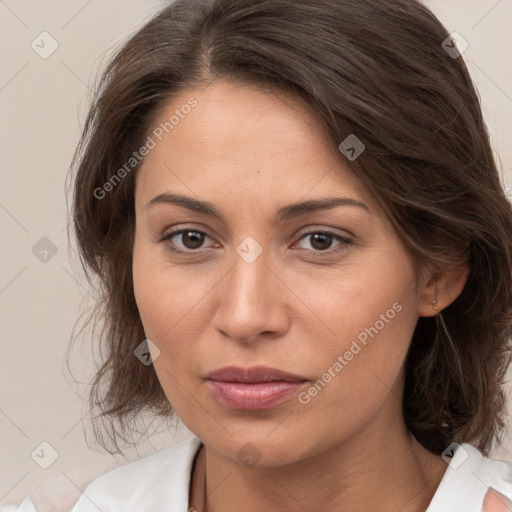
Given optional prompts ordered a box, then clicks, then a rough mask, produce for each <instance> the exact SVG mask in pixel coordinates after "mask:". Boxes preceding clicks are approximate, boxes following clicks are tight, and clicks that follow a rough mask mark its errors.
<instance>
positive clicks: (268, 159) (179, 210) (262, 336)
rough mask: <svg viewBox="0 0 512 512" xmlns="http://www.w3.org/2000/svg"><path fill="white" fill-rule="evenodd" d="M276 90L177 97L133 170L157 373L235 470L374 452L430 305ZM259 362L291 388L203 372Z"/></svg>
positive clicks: (315, 123)
mask: <svg viewBox="0 0 512 512" xmlns="http://www.w3.org/2000/svg"><path fill="white" fill-rule="evenodd" d="M191 98H193V99H191ZM285 98H286V104H285V103H283V102H282V101H281V100H280V99H278V98H277V97H276V96H275V95H272V94H269V93H265V92H262V91H259V90H257V89H256V88H252V87H247V86H241V85H239V84H235V83H228V82H225V81H222V80H219V81H216V82H214V83H213V84H211V85H210V86H208V87H206V88H202V89H193V90H189V91H186V92H184V93H183V94H182V95H181V96H180V97H179V98H177V99H175V100H174V101H172V103H170V104H168V105H167V106H166V108H165V109H164V110H162V111H161V112H160V116H159V119H158V120H157V121H156V123H155V126H154V130H153V131H152V132H151V133H150V137H151V139H152V142H149V143H148V144H147V146H148V148H150V149H149V153H148V154H147V156H146V158H145V160H144V162H143V165H142V167H141V168H140V169H139V172H138V175H137V185H136V201H135V202H136V235H135V244H134V255H133V278H134V286H135V296H136V300H137V304H138V307H139V311H140V315H141V318H142V322H143V325H144V329H145V333H146V336H147V338H148V339H149V340H151V342H152V343H154V345H156V347H158V350H159V351H160V353H159V355H158V356H156V354H157V351H154V354H155V360H154V367H155V370H156V372H157V375H158V378H159V380H160V382H161V384H162V387H163V389H164V391H165V393H166V395H167V397H168V399H169V401H170V403H171V404H172V406H173V407H174V409H175V411H176V413H177V414H178V416H179V417H180V418H181V420H182V421H183V422H184V423H185V425H186V426H187V427H188V428H189V429H190V430H191V431H192V432H193V433H194V434H196V435H197V436H198V437H199V438H200V439H201V440H202V441H203V442H204V444H205V445H206V446H207V448H209V449H212V450H213V451H214V452H215V453H216V454H218V455H219V456H221V457H224V458H225V459H228V460H230V461H232V462H234V463H237V464H240V463H246V462H247V460H249V459H252V460H253V463H254V461H256V460H258V464H262V465H268V466H272V465H282V464H286V463H289V462H293V461H298V460H300V459H305V458H306V457H309V456H313V455H315V454H319V453H321V452H323V451H325V450H329V449H330V448H331V447H333V446H334V445H339V444H340V443H344V442H348V441H349V440H353V439H354V438H355V437H356V436H364V435H367V436H368V435H369V436H382V439H381V441H382V442H385V437H384V436H388V435H389V428H399V427H400V426H401V425H403V418H402V414H401V391H402V385H403V381H402V373H401V369H402V366H403V363H404V359H405V356H406V351H407V348H408V346H409V343H410V339H411V336H412V333H413V330H414V327H415V325H416V322H417V319H418V315H421V314H422V311H423V309H424V308H425V307H426V306H425V304H424V303H425V302H426V301H425V300H424V298H423V297H422V292H421V287H420V286H418V283H417V280H416V274H415V270H414V267H413V262H412V259H411V257H410V255H409V254H408V252H407V251H406V249H405V247H404V245H403V244H402V243H401V241H400V240H399V238H397V236H396V234H395V232H394V230H393V228H392V226H391V224H390V222H389V220H388V219H387V217H386V216H385V215H384V214H383V212H382V211H381V210H380V209H378V207H377V205H376V202H375V200H374V198H373V197H372V195H371V194H370V193H369V191H368V190H367V189H366V188H365V187H364V186H363V184H362V183H361V181H360V180H359V179H358V178H357V177H355V175H354V174H353V173H352V172H351V170H350V169H349V168H348V167H347V166H345V165H344V164H343V163H341V162H342V159H341V158H340V156H341V155H340V154H339V150H338V148H337V147H335V146H334V147H333V145H332V143H330V142H329V140H328V138H327V134H326V131H325V130H324V128H323V127H322V125H321V124H320V122H319V120H318V119H317V118H316V117H315V114H314V113H313V112H312V111H311V110H310V109H309V108H308V107H307V106H306V105H305V104H303V103H302V102H301V101H300V100H298V99H296V98H293V97H290V96H286V97H285ZM186 105H188V106H189V107H187V106H186ZM190 105H193V106H192V107H190ZM172 116H174V118H172ZM171 118H172V120H171V121H169V120H170V119H171ZM166 122H167V125H165V123H166ZM160 123H162V124H160ZM163 127H165V128H163ZM166 132H168V133H166ZM348 135H349V134H347V136H348ZM340 142H341V141H340ZM153 143H154V144H153ZM153 146H154V147H153ZM171 195H172V196H174V199H173V197H171ZM176 196H183V197H186V198H188V201H189V202H190V203H192V202H193V204H194V205H196V206H198V205H201V204H203V203H205V204H206V203H208V206H206V205H203V206H201V207H200V208H199V207H198V208H191V207H187V206H185V203H184V202H183V201H182V202H181V203H179V202H176V201H175V199H176ZM155 198H158V199H155ZM333 198H338V199H339V200H338V202H337V203H336V204H331V205H330V207H329V208H313V207H312V206H314V203H312V204H310V205H309V206H308V205H307V204H306V205H305V206H304V207H302V208H301V207H298V206H297V204H299V203H308V202H310V201H313V202H316V201H324V200H329V201H330V200H331V199H333ZM152 200H154V201H152ZM190 203H189V206H190ZM212 211H215V212H216V214H215V215H214V214H213V213H212ZM181 230H185V233H181V234H180V233H177V234H175V235H173V236H171V233H172V232H176V231H181ZM315 232H316V233H317V234H315ZM164 238H166V240H162V239H164ZM429 307H430V308H432V306H429ZM141 341H142V340H141ZM261 365H263V366H266V367H270V368H273V369H278V370H281V371H284V372H289V373H290V374H293V375H295V376H297V379H296V382H290V381H288V382H285V383H283V382H281V383H277V384H276V382H275V381H277V380H281V378H280V377H276V376H272V375H269V374H267V375H266V377H267V378H268V379H270V380H273V381H274V383H273V384H272V383H268V382H267V384H261V383H259V384H255V383H254V382H253V383H247V382H246V383H245V384H243V383H242V384H241V383H236V384H233V383H231V384H230V383H229V382H232V381H233V380H235V377H233V375H231V376H229V375H225V376H220V377H218V378H219V379H220V381H224V382H219V381H217V383H216V384H215V383H213V382H212V380H210V379H208V378H207V376H208V374H209V373H210V372H212V371H214V370H218V369H221V368H224V367H227V366H236V367H241V368H249V367H254V366H261ZM384 426H385V431H384V430H383V427H384ZM386 431H387V432H386ZM249 443H251V444H249Z"/></svg>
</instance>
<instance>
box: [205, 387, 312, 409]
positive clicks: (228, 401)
mask: <svg viewBox="0 0 512 512" xmlns="http://www.w3.org/2000/svg"><path fill="white" fill-rule="evenodd" d="M304 384H305V381H303V382H286V381H274V382H259V383H255V384H248V383H245V382H223V381H216V380H209V381H208V387H209V388H210V390H211V391H212V392H213V394H214V395H215V397H216V398H217V400H218V401H219V402H220V403H221V404H223V405H225V406H227V407H231V408H232V409H244V410H248V411H256V410H260V409H270V408H271V407H275V406H276V405H279V404H281V403H283V402H285V401H286V400H288V399H289V398H291V397H292V396H293V395H294V394H295V393H296V391H297V390H298V389H299V388H301V387H302V386H304Z"/></svg>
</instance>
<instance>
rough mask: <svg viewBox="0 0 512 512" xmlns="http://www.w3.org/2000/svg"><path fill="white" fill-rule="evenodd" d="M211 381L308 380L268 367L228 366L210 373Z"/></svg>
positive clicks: (208, 376)
mask: <svg viewBox="0 0 512 512" xmlns="http://www.w3.org/2000/svg"><path fill="white" fill-rule="evenodd" d="M206 378H207V379H209V380H217V381H223V382H246V383H256V382H275V381H287V382H303V381H305V380H306V379H304V378H303V377H299V376H298V375H293V374H292V373H288V372H285V371H283V370H278V369H276V368H269V367H268V366H251V367H250V368H242V367H240V366H226V367H224V368H219V369H218V370H214V371H212V372H210V373H209V374H208V375H207V376H206Z"/></svg>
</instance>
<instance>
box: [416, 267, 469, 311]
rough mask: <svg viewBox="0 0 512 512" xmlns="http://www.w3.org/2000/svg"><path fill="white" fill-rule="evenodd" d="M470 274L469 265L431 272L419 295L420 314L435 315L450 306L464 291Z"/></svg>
mask: <svg viewBox="0 0 512 512" xmlns="http://www.w3.org/2000/svg"><path fill="white" fill-rule="evenodd" d="M468 275H469V267H468V266H467V265H463V266H461V267H457V268H451V269H450V270H445V271H440V272H439V271H438V272H435V273H434V272H432V273H430V275H429V276H427V278H426V284H425V286H424V287H423V290H422V291H421V293H420V296H419V302H418V315H419V316H435V315H437V314H438V313H440V312H441V311H442V310H443V309H444V308H446V307H448V306H449V305H450V304H451V303H452V302H453V301H454V300H455V299H456V298H457V297H458V296H459V295H460V294H461V293H462V290H463V289H464V286H465V285H466V281H467V279H468ZM434 300H435V301H436V302H435V304H434ZM435 306H437V309H435Z"/></svg>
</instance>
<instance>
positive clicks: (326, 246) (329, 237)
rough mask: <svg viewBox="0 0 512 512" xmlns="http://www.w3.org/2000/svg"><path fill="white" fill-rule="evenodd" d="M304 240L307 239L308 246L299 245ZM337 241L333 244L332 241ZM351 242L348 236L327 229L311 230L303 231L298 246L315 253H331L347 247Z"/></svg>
mask: <svg viewBox="0 0 512 512" xmlns="http://www.w3.org/2000/svg"><path fill="white" fill-rule="evenodd" d="M304 240H308V241H309V245H310V247H305V246H304V245H301V242H303V241H304ZM334 241H336V242H337V243H336V244H335V245H333V242H334ZM351 243H352V240H350V239H349V238H346V237H343V236H341V235H338V234H335V233H331V232H329V231H312V232H309V233H305V234H304V235H303V236H302V237H301V239H300V240H299V247H300V248H301V249H304V250H306V251H308V252H311V253H314V254H315V253H316V254H317V255H322V256H323V254H322V253H325V255H326V256H327V255H332V254H333V253H338V252H340V251H343V250H344V249H346V248H347V246H348V245H349V244H351Z"/></svg>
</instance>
